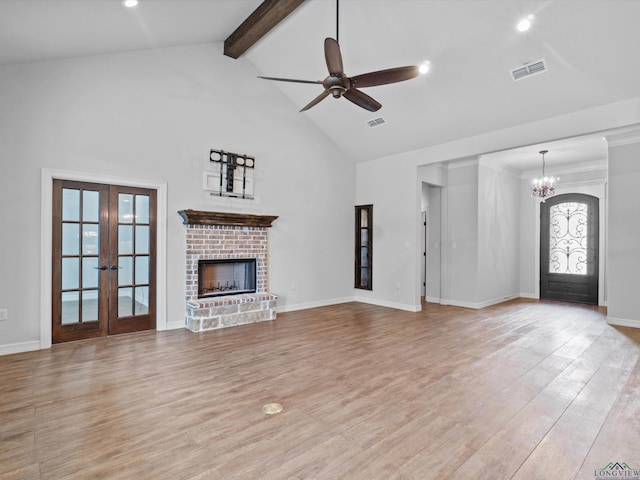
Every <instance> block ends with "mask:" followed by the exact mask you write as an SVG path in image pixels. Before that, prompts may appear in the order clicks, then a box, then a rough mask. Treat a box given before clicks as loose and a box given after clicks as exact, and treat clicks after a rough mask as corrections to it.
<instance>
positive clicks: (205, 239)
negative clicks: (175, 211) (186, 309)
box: [186, 225, 269, 302]
mask: <svg viewBox="0 0 640 480" xmlns="http://www.w3.org/2000/svg"><path fill="white" fill-rule="evenodd" d="M268 256H269V239H268V236H267V229H266V228H263V227H230V226H220V225H188V226H187V262H186V273H187V277H186V278H187V285H186V301H187V302H189V301H191V300H196V299H197V298H198V260H221V259H235V258H255V259H256V276H257V278H256V293H266V292H267V291H268V289H269V286H268V279H269V277H268V265H269V258H268Z"/></svg>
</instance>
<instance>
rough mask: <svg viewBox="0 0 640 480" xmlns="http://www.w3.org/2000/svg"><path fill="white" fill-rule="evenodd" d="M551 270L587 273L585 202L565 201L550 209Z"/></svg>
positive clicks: (586, 214) (579, 273)
mask: <svg viewBox="0 0 640 480" xmlns="http://www.w3.org/2000/svg"><path fill="white" fill-rule="evenodd" d="M549 217H550V219H549V220H550V222H549V223H550V224H549V229H550V232H549V233H550V234H549V243H550V244H549V271H550V272H551V273H569V274H573V275H586V274H587V238H588V236H587V218H588V210H587V204H586V203H578V202H565V203H561V204H558V205H553V206H552V207H551V208H550V211H549Z"/></svg>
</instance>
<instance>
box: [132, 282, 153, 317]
mask: <svg viewBox="0 0 640 480" xmlns="http://www.w3.org/2000/svg"><path fill="white" fill-rule="evenodd" d="M135 292H136V295H135V312H134V315H146V314H148V313H149V287H136V288H135Z"/></svg>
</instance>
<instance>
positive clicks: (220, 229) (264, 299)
mask: <svg viewBox="0 0 640 480" xmlns="http://www.w3.org/2000/svg"><path fill="white" fill-rule="evenodd" d="M178 213H179V214H180V216H181V217H182V219H183V223H184V224H185V225H186V262H185V268H186V299H185V300H186V319H185V323H186V327H187V328H188V329H189V330H191V331H192V332H201V331H205V330H214V329H218V328H225V327H231V326H236V325H245V324H248V323H255V322H262V321H268V320H273V319H275V318H276V300H277V298H278V297H277V296H276V295H273V294H271V293H269V292H268V286H269V239H268V230H267V229H268V228H269V227H270V226H271V224H272V223H273V221H274V220H275V219H276V218H278V217H276V216H265V215H247V214H236V213H221V212H204V211H197V210H181V211H180V212H178ZM245 259H255V265H256V266H255V274H256V285H255V293H242V294H233V295H216V296H215V297H203V298H199V295H198V263H199V262H200V261H201V260H225V261H233V260H245ZM200 263H201V264H202V263H207V262H200Z"/></svg>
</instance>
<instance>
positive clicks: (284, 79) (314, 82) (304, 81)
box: [258, 75, 322, 85]
mask: <svg viewBox="0 0 640 480" xmlns="http://www.w3.org/2000/svg"><path fill="white" fill-rule="evenodd" d="M258 78H262V79H264V80H275V81H276V82H292V83H313V84H318V83H319V84H321V85H322V80H296V79H295V78H277V77H261V76H259V75H258Z"/></svg>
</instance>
